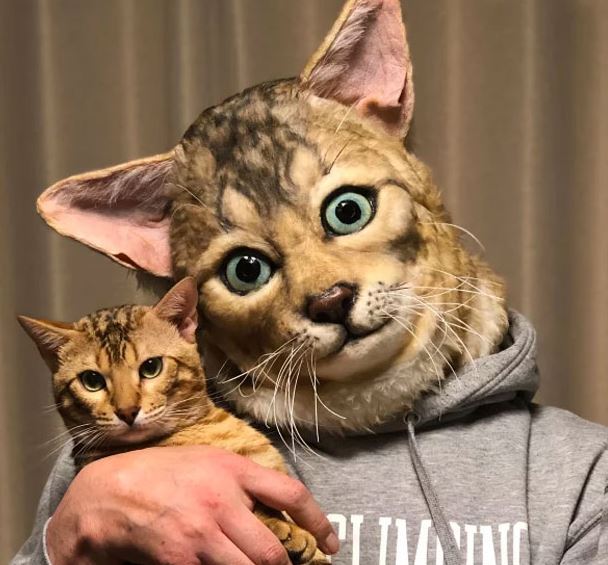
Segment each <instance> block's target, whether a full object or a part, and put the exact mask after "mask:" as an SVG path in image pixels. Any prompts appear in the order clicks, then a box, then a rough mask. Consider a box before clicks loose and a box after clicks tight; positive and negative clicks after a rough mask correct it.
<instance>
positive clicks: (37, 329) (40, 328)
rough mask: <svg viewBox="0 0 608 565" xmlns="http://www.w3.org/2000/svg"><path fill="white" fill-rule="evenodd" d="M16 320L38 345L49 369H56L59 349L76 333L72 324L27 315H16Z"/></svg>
mask: <svg viewBox="0 0 608 565" xmlns="http://www.w3.org/2000/svg"><path fill="white" fill-rule="evenodd" d="M17 320H18V321H19V323H20V324H21V327H22V328H23V329H24V330H25V331H26V333H27V334H28V335H29V336H30V337H31V338H32V340H33V341H34V343H35V344H36V345H37V346H38V350H39V351H40V355H42V358H43V359H44V361H45V362H46V364H47V365H48V366H49V369H51V371H53V372H55V371H56V370H57V360H58V357H59V350H60V349H61V347H62V346H63V345H65V344H66V343H67V342H68V341H69V340H70V339H73V338H74V337H75V336H76V335H77V334H78V332H77V331H76V330H75V329H74V326H73V325H72V324H64V323H62V322H51V321H49V320H37V319H35V318H29V317H27V316H17Z"/></svg>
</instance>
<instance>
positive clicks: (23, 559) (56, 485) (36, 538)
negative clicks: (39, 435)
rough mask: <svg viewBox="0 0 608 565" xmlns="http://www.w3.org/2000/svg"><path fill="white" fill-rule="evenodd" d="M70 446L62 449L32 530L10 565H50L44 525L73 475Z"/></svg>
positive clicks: (47, 483)
mask: <svg viewBox="0 0 608 565" xmlns="http://www.w3.org/2000/svg"><path fill="white" fill-rule="evenodd" d="M71 450H72V447H71V445H68V446H67V447H66V448H64V449H63V451H62V452H61V454H60V455H59V458H58V459H57V462H56V463H55V466H54V467H53V470H52V471H51V474H50V475H49V478H48V479H47V482H46V485H45V487H44V490H43V491H42V496H41V497H40V501H39V502H38V510H37V512H36V519H35V522H34V528H33V529H32V533H31V534H30V537H29V538H28V540H27V541H26V542H25V543H24V544H23V547H22V548H21V549H20V550H19V553H17V555H15V557H13V559H12V561H11V562H10V565H50V562H49V560H48V557H47V554H46V547H45V535H44V534H45V532H46V525H47V522H48V520H49V519H50V517H51V516H52V515H53V512H54V511H55V508H57V505H58V504H59V502H60V501H61V499H62V498H63V495H64V494H65V492H66V490H67V489H68V486H69V485H70V483H71V482H72V479H73V478H74V475H75V470H74V463H73V461H72V456H71V455H70V453H71Z"/></svg>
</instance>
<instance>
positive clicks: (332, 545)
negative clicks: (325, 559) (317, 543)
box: [323, 532, 340, 553]
mask: <svg viewBox="0 0 608 565" xmlns="http://www.w3.org/2000/svg"><path fill="white" fill-rule="evenodd" d="M323 546H324V547H323V551H325V553H336V552H337V551H338V549H340V542H339V541H338V536H337V535H336V534H335V533H334V532H332V533H331V534H329V535H328V536H327V537H326V538H325V539H324V540H323Z"/></svg>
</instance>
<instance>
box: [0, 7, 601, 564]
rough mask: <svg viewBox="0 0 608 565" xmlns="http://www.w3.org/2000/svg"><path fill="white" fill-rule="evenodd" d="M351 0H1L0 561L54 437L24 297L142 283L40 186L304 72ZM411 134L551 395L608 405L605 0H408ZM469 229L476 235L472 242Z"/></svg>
mask: <svg viewBox="0 0 608 565" xmlns="http://www.w3.org/2000/svg"><path fill="white" fill-rule="evenodd" d="M340 5H341V0H103V1H97V2H94V1H92V0H91V1H87V2H83V1H82V0H38V1H35V0H0V198H1V200H0V281H1V282H0V284H1V287H0V288H1V289H2V292H1V294H0V316H1V321H0V323H1V326H0V328H1V330H0V367H1V369H0V370H1V373H0V374H1V377H0V562H2V563H5V562H7V561H8V559H9V556H10V555H12V553H13V552H14V551H15V550H16V548H17V547H18V546H19V545H20V544H21V543H22V541H23V539H24V538H25V537H26V534H27V532H28V530H29V528H30V526H31V521H32V516H33V512H34V510H35V505H36V500H37V498H38V494H39V492H40V489H41V487H42V484H43V482H44V479H45V476H46V474H47V472H48V470H49V466H50V464H51V462H52V459H53V456H52V453H51V452H52V450H53V448H54V447H55V446H57V445H59V443H58V442H51V443H50V444H45V442H46V441H48V440H49V439H50V438H52V437H53V436H55V435H56V434H57V433H59V431H60V429H61V428H60V427H59V426H58V421H57V418H56V417H55V416H54V414H53V413H52V409H51V411H46V412H45V410H44V408H45V406H47V405H49V404H50V403H51V398H50V395H49V392H50V384H49V376H48V373H47V370H46V368H45V367H44V366H43V364H42V362H41V361H40V360H39V358H38V355H37V353H36V352H35V349H34V347H33V345H32V344H31V343H30V342H29V341H28V339H27V338H26V337H25V335H24V334H23V333H22V332H21V330H20V329H19V328H18V326H17V324H16V322H15V319H14V315H15V313H17V312H19V313H29V314H32V315H38V316H47V317H51V318H56V319H66V320H72V319H75V318H78V317H80V316H81V315H83V314H85V313H87V312H89V311H92V310H94V309H97V308H98V307H101V306H105V305H112V304H120V303H124V302H129V301H133V300H142V299H143V300H145V299H146V298H147V297H142V296H141V295H139V294H138V292H137V291H136V283H135V280H134V279H133V278H132V277H130V276H129V275H128V274H127V272H126V271H125V270H123V269H121V268H119V267H117V266H115V265H114V264H112V263H111V262H110V261H109V260H107V259H105V258H102V257H101V256H98V255H96V254H94V253H93V252H91V251H90V250H88V249H85V248H84V247H81V246H79V245H77V244H75V243H73V242H70V241H67V240H65V239H62V238H60V237H58V236H57V235H55V234H53V233H51V231H50V230H49V229H47V228H46V227H45V226H44V225H43V223H42V222H41V221H40V220H39V219H38V218H37V216H36V213H35V210H34V200H35V198H36V196H37V195H38V194H39V192H40V191H41V189H43V188H44V187H45V186H47V185H48V184H49V183H51V182H52V181H54V180H56V179H58V178H60V177H63V176H66V175H68V174H71V173H74V172H77V171H82V170H86V169H91V168H94V167H100V166H104V165H109V164H111V163H116V162H120V161H124V160H126V159H131V158H134V157H137V156H142V155H146V154H148V153H156V152H160V151H163V150H165V149H167V148H169V147H170V146H171V145H172V144H173V143H174V142H175V141H176V140H177V139H178V137H179V136H180V134H181V133H182V132H183V130H184V129H185V127H186V126H187V125H188V124H189V123H190V122H191V121H192V120H193V119H194V117H195V116H196V114H197V113H198V112H199V111H200V110H201V109H203V108H204V107H206V106H208V105H211V104H212V103H214V102H217V101H220V100H221V99H222V98H223V97H225V96H227V95H229V94H231V93H234V92H236V91H238V90H240V89H241V88H243V87H245V86H247V85H250V84H252V83H256V82H259V81H262V80H266V79H271V78H278V77H283V76H290V75H294V74H296V73H297V72H298V71H299V70H300V68H301V67H302V66H303V64H304V62H305V60H306V58H307V56H308V54H310V53H311V52H312V50H313V49H314V48H315V47H316V45H317V43H318V42H319V41H320V40H321V38H322V36H323V34H324V33H325V31H326V30H327V29H328V28H329V26H330V24H331V22H332V20H333V18H334V17H335V15H336V14H337V12H338V9H339V7H340ZM405 7H406V10H407V19H408V22H409V32H410V41H411V44H412V51H413V58H414V63H415V70H416V86H417V110H416V124H415V133H414V137H415V150H416V152H417V153H418V154H419V155H421V156H422V157H423V158H424V159H425V160H427V161H428V162H429V163H430V164H431V165H432V166H433V167H434V170H435V174H436V177H437V179H438V181H439V182H440V184H441V186H442V187H443V188H444V191H445V197H446V199H447V202H448V204H449V206H450V208H451V210H452V212H453V213H454V217H455V221H456V222H458V223H459V224H460V225H462V226H464V227H466V228H467V229H469V230H471V231H472V232H473V233H475V234H476V235H477V236H478V237H479V239H480V240H481V241H483V242H484V244H485V246H486V255H487V257H488V259H489V260H490V261H491V263H492V264H493V265H494V266H495V267H496V268H497V270H498V271H499V272H500V273H502V274H503V275H504V276H505V277H506V278H507V280H508V282H509V283H510V292H511V303H512V305H513V306H515V307H517V308H519V309H520V310H522V311H523V312H524V313H525V314H526V315H528V316H529V317H530V318H531V319H532V320H533V321H534V323H535V324H536V326H537V329H538V331H539V334H540V349H541V354H540V364H541V370H542V375H543V385H542V395H541V396H542V399H543V400H544V401H546V402H550V403H553V404H557V405H560V406H563V407H565V408H568V409H570V410H573V411H574V412H576V413H578V414H580V415H582V416H584V417H586V418H589V419H593V420H596V421H599V422H603V423H605V424H608V374H607V373H608V2H606V0H407V2H406V6H405ZM472 245H474V244H472Z"/></svg>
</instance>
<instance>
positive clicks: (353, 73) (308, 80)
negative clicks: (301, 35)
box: [300, 0, 414, 138]
mask: <svg viewBox="0 0 608 565" xmlns="http://www.w3.org/2000/svg"><path fill="white" fill-rule="evenodd" d="M300 79H301V81H302V84H303V86H304V87H305V88H307V89H308V90H310V91H312V92H313V93H314V94H316V95H317V96H320V97H321V98H327V99H332V100H335V101H337V102H340V103H342V104H344V105H346V106H354V108H355V109H356V110H357V111H358V112H359V113H360V114H361V115H363V116H366V117H368V118H371V119H373V120H374V121H375V122H376V123H377V124H379V125H380V126H382V127H383V128H384V129H385V130H386V131H387V132H389V133H390V134H392V135H396V136H399V137H403V138H404V137H405V136H406V135H407V132H408V129H409V126H410V122H411V119H412V114H413V111H414V83H413V81H412V63H411V60H410V53H409V47H408V44H407V37H406V33H405V26H404V24H403V18H402V14H401V3H400V1H399V0H349V1H348V2H346V5H345V6H344V8H343V9H342V13H341V14H340V16H339V17H338V19H337V21H336V23H335V24H334V26H333V28H332V30H331V31H330V32H329V34H328V35H327V37H326V38H325V40H324V42H323V43H322V45H321V47H320V48H319V50H318V51H317V52H316V53H315V54H314V56H313V57H312V59H311V60H310V61H309V63H308V64H307V65H306V68H305V69H304V72H303V73H302V74H301V75H300Z"/></svg>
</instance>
